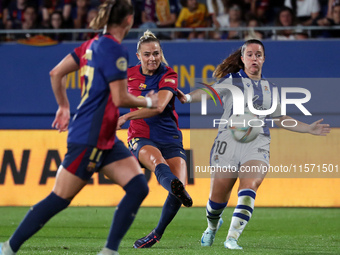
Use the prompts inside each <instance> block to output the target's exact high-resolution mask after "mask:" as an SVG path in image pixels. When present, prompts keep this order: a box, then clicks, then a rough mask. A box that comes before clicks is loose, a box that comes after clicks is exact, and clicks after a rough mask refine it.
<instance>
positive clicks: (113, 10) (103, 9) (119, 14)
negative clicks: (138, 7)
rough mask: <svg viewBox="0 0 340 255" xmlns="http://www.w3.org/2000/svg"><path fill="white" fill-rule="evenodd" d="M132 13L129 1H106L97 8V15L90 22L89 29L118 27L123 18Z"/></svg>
mask: <svg viewBox="0 0 340 255" xmlns="http://www.w3.org/2000/svg"><path fill="white" fill-rule="evenodd" d="M133 13H134V11H133V6H132V5H131V1H129V0H106V1H105V2H104V3H103V4H101V5H100V6H99V10H98V15H97V16H96V17H95V18H94V19H93V20H92V21H91V23H90V27H91V28H93V29H95V30H98V29H102V28H104V26H105V25H107V26H110V25H113V24H116V25H120V24H121V23H122V22H123V20H124V18H125V17H126V16H128V15H132V14H133Z"/></svg>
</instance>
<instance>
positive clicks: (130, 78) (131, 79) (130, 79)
mask: <svg viewBox="0 0 340 255" xmlns="http://www.w3.org/2000/svg"><path fill="white" fill-rule="evenodd" d="M136 79H137V78H132V77H129V81H133V80H136Z"/></svg>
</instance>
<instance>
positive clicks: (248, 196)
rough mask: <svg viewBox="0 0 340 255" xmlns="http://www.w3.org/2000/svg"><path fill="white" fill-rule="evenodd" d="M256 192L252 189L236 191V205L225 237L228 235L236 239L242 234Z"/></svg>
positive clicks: (250, 213)
mask: <svg viewBox="0 0 340 255" xmlns="http://www.w3.org/2000/svg"><path fill="white" fill-rule="evenodd" d="M255 197H256V192H255V191H254V190H252V189H242V190H240V191H239V193H238V201H237V206H236V208H235V210H234V213H233V217H232V219H231V223H230V228H229V232H228V236H227V239H228V238H230V237H233V238H235V239H236V240H237V239H238V238H239V236H240V235H241V234H242V231H243V230H244V228H245V227H246V225H247V223H248V221H249V220H250V218H251V215H252V213H253V210H254V202H255Z"/></svg>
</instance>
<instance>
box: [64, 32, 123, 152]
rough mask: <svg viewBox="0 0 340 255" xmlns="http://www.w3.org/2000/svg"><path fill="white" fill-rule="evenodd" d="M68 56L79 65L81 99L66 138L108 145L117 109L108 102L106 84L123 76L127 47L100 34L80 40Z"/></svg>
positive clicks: (107, 85) (113, 135)
mask: <svg viewBox="0 0 340 255" xmlns="http://www.w3.org/2000/svg"><path fill="white" fill-rule="evenodd" d="M72 56H73V58H74V60H75V61H76V62H77V63H78V65H79V72H80V82H81V101H80V104H79V105H78V107H77V112H76V114H75V116H74V118H73V121H72V123H71V124H70V126H69V134H68V139H67V142H68V143H78V144H88V145H92V146H95V147H97V148H98V149H110V148H112V146H113V145H114V142H115V136H116V124H117V121H118V118H119V110H118V107H116V106H115V105H114V103H113V102H112V97H111V92H110V86H109V84H110V82H112V81H115V80H122V79H126V78H127V63H128V53H127V50H126V49H125V47H123V46H122V45H121V44H120V43H119V42H118V41H117V40H116V39H115V38H114V37H113V36H111V35H110V34H104V35H100V36H96V37H94V38H93V39H91V40H89V41H86V42H85V43H83V44H82V45H81V46H79V47H78V48H76V49H75V50H74V52H73V53H72Z"/></svg>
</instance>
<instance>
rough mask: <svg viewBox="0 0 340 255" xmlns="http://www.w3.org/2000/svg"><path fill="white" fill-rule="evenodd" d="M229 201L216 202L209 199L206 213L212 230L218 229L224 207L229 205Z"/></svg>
mask: <svg viewBox="0 0 340 255" xmlns="http://www.w3.org/2000/svg"><path fill="white" fill-rule="evenodd" d="M227 203H228V202H226V203H216V202H214V201H211V200H210V199H209V201H208V203H207V207H206V215H207V221H208V227H209V228H210V229H211V230H216V228H217V225H218V221H219V220H220V218H221V216H222V214H223V211H224V208H225V207H226V206H227Z"/></svg>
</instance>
